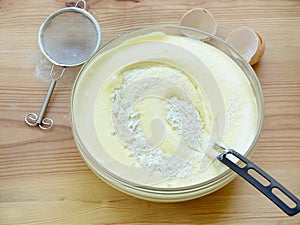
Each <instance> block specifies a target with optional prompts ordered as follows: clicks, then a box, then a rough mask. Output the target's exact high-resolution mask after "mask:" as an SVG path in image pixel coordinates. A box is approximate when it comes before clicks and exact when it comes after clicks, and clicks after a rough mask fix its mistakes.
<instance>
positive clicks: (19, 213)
mask: <svg viewBox="0 0 300 225" xmlns="http://www.w3.org/2000/svg"><path fill="white" fill-rule="evenodd" d="M88 4H89V11H90V12H91V13H92V14H93V15H94V16H95V17H96V18H97V20H98V21H99V23H100V24H101V27H102V35H103V36H102V43H106V42H107V41H108V40H109V39H111V38H112V37H114V36H116V35H118V34H121V33H123V32H125V31H128V30H132V29H136V28H140V27H143V26H146V25H157V24H166V23H169V24H177V23H179V20H180V18H181V16H182V15H183V13H184V12H186V11H187V10H188V9H191V8H195V7H203V8H207V9H209V10H210V11H211V12H212V13H213V14H214V16H215V18H216V20H217V21H218V34H217V35H218V36H220V37H222V38H225V37H226V35H227V34H228V33H229V32H230V31H231V30H233V29H235V28H238V27H240V26H245V25H246V26H249V27H251V28H253V29H254V30H256V31H257V32H259V33H260V34H261V35H262V37H263V38H264V40H265V41H266V46H267V48H266V52H265V55H264V57H263V59H262V60H261V62H260V63H259V64H257V65H256V66H254V69H255V71H256V73H257V75H258V77H259V80H260V82H261V85H262V89H263V92H264V97H265V121H264V127H263V130H262V134H261V138H260V139H259V141H258V143H257V147H256V150H255V154H253V157H252V159H253V161H254V162H255V163H257V164H258V165H260V166H262V167H263V168H264V169H265V170H266V171H267V172H269V173H270V174H271V175H272V176H273V177H275V178H277V180H278V181H280V182H282V183H283V184H284V185H285V186H286V187H287V188H288V189H290V190H291V191H292V192H293V193H294V194H295V195H297V196H298V197H300V72H299V71H300V38H299V37H300V2H299V1H298V0H290V1H284V0H281V1H280V0H273V1H267V0H265V1H255V0H253V1H252V0H251V1H246V0H245V1H242V0H239V1H238V0H222V1H221V0H220V1H199V0H164V1H162V0H151V1H150V0H140V1H137V0H136V1H133V0H132V1H120V0H119V1H115V0H99V1H96V0H95V1H92V0H90V1H89V2H88ZM64 6H65V1H62V0H56V1H54V0H50V1H39V0H28V1H17V0H10V1H8V0H2V1H0V68H1V72H0V78H1V83H0V138H1V139H0V140H1V142H0V224H72V225H73V224H256V225H258V224H268V225H269V224H278V225H292V224H293V225H295V224H300V215H297V216H295V217H288V216H286V215H285V214H284V213H283V212H281V211H280V210H279V209H278V208H277V207H276V206H274V205H273V204H272V203H271V202H270V201H269V200H268V199H266V198H265V197H263V196H262V195H261V194H260V193H258V192H257V191H256V190H255V189H254V188H253V187H251V186H250V185H248V184H247V183H246V182H245V181H244V180H243V179H242V178H236V179H235V180H234V181H233V182H231V183H230V184H229V185H227V186H226V187H224V188H223V189H221V190H219V191H217V192H215V193H213V194H210V195H208V196H205V197H202V198H199V199H195V200H192V201H187V202H182V203H153V202H148V201H144V200H140V199H136V198H134V197H131V196H128V195H126V194H123V193H121V192H119V191H117V190H115V189H113V188H111V187H110V186H108V185H107V184H105V183H104V182H103V181H102V180H100V179H99V178H98V177H96V175H94V173H93V172H92V171H90V170H89V169H88V167H87V166H86V164H85V163H84V161H83V160H82V158H81V157H80V155H79V153H78V150H77V148H76V146H75V143H74V140H73V136H72V132H71V127H70V120H69V99H70V92H71V88H72V84H73V81H74V79H75V76H76V73H77V71H78V69H79V68H75V69H72V70H69V71H68V72H67V73H66V75H65V76H64V77H63V79H62V80H61V81H60V82H59V83H58V85H57V87H56V90H55V92H54V94H53V96H52V97H53V98H52V100H51V105H50V108H49V110H48V114H47V115H48V116H49V117H51V118H53V119H54V120H55V123H56V124H55V126H54V127H53V129H52V130H50V131H46V132H45V131H41V130H40V129H38V128H32V127H29V126H27V125H26V124H25V123H24V115H25V114H27V113H29V112H39V109H40V106H41V104H42V102H43V100H44V96H45V94H46V92H47V89H48V85H49V77H48V73H49V71H50V68H49V67H50V64H49V63H47V61H46V60H45V58H44V57H43V55H42V54H41V53H40V50H39V47H38V40H37V34H38V30H39V26H40V25H41V23H42V21H43V19H44V18H45V17H47V16H48V15H49V14H50V13H52V12H53V11H55V10H57V9H59V8H61V7H64Z"/></svg>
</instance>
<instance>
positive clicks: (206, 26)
mask: <svg viewBox="0 0 300 225" xmlns="http://www.w3.org/2000/svg"><path fill="white" fill-rule="evenodd" d="M180 25H181V26H185V27H191V28H195V29H198V30H202V31H205V32H207V33H210V34H212V35H215V34H216V32H217V22H216V20H215V18H214V17H213V15H212V14H211V13H210V12H209V11H208V10H207V9H203V8H195V9H191V10H189V11H187V12H186V13H185V14H184V15H183V16H182V18H181V21H180ZM183 33H184V34H185V35H186V36H187V37H191V38H194V39H200V40H203V39H206V38H207V36H205V35H201V34H197V36H195V32H188V31H183Z"/></svg>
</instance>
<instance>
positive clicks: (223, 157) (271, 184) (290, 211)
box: [217, 149, 300, 216]
mask: <svg viewBox="0 0 300 225" xmlns="http://www.w3.org/2000/svg"><path fill="white" fill-rule="evenodd" d="M228 155H234V156H235V157H236V158H238V159H240V160H241V161H242V162H244V163H245V165H244V166H243V167H241V166H239V165H238V164H236V163H234V162H233V161H231V160H230V159H229V158H228V157H227V156H228ZM217 158H218V160H220V161H221V162H222V163H224V164H225V165H227V166H228V167H229V168H231V169H232V170H234V171H235V172H236V173H238V174H239V175H240V176H242V177H243V178H244V179H246V180H247V181H248V182H249V183H251V184H252V185H253V186H254V187H256V188H257V189H258V190H259V191H260V192H261V193H263V194H264V195H265V196H267V197H268V198H269V199H270V200H271V201H272V202H274V203H275V204H276V205H277V206H278V207H279V208H281V209H282V210H283V211H284V212H285V213H286V214H287V215H289V216H293V215H296V214H297V213H299V212H300V201H299V199H298V198H297V197H296V196H295V195H293V194H292V193H291V192H290V191H288V190H287V189H286V188H285V187H283V186H282V185H281V184H280V183H278V182H277V181H276V180H275V179H274V178H272V177H271V176H270V175H269V174H267V173H266V172H265V171H263V170H262V169H261V168H259V167H258V166H257V165H255V164H254V163H253V162H251V161H250V160H248V159H247V158H245V157H244V156H242V155H241V154H239V153H238V152H236V151H234V150H232V149H227V150H225V151H224V152H223V153H221V154H220V155H218V156H217ZM249 170H254V171H255V172H257V173H258V174H259V175H260V176H262V177H263V178H264V179H266V180H267V181H268V185H266V186H265V185H263V184H262V183H261V182H259V181H258V180H257V179H256V178H255V177H253V176H252V175H251V174H250V173H249ZM276 188H277V189H279V190H280V191H281V192H282V193H283V194H284V195H286V197H288V198H289V199H290V200H291V201H293V202H294V203H295V205H296V206H295V207H293V208H291V207H290V206H288V205H287V204H286V203H285V202H283V201H282V200H281V199H280V198H278V197H277V196H276V195H275V194H274V193H273V192H272V190H274V189H276Z"/></svg>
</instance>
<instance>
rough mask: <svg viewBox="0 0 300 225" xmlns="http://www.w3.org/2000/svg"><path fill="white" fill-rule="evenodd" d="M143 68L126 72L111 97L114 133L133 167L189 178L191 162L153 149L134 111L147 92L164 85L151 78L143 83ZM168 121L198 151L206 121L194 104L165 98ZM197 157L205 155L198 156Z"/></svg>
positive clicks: (169, 176)
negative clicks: (139, 79) (139, 166)
mask: <svg viewBox="0 0 300 225" xmlns="http://www.w3.org/2000/svg"><path fill="white" fill-rule="evenodd" d="M142 72H143V69H133V70H130V71H127V72H125V73H124V74H123V75H124V81H123V83H122V84H119V85H116V86H115V89H114V91H113V93H112V95H111V100H112V102H113V108H112V116H113V125H112V126H113V130H112V134H116V136H117V138H119V140H120V141H121V142H122V144H123V145H124V146H125V147H126V149H127V150H128V151H127V152H128V154H129V156H131V157H132V158H133V165H135V164H136V162H138V163H139V164H140V165H141V166H142V167H144V168H147V170H148V171H150V172H157V171H158V172H160V173H161V174H162V175H163V176H164V177H168V178H186V177H188V176H189V175H191V173H192V170H193V167H194V165H193V163H192V161H190V160H188V159H185V158H182V157H181V156H179V155H176V154H168V153H165V152H164V151H163V150H162V149H161V148H160V147H159V146H152V145H151V144H150V143H149V140H148V139H147V138H146V137H145V135H144V133H143V128H142V126H141V121H140V117H139V113H138V112H137V111H136V110H135V108H134V105H135V103H136V102H137V101H138V100H139V99H140V98H141V96H142V94H143V93H145V91H147V90H148V89H151V88H153V89H155V88H157V87H159V85H162V84H161V82H160V81H159V79H158V77H149V78H148V79H146V80H143V81H142V82H138V81H136V80H135V79H136V77H137V76H138V75H139V74H140V73H142ZM165 108H166V110H167V111H168V115H167V117H168V118H166V119H167V121H168V122H169V124H170V125H171V126H172V127H173V128H174V129H176V130H177V131H178V132H179V133H180V134H182V136H183V139H184V141H185V143H186V144H187V145H188V146H189V147H190V148H191V155H192V154H193V152H192V149H193V150H197V149H199V145H200V144H199V139H200V137H201V130H202V127H203V122H202V120H201V118H200V116H199V113H198V112H197V110H196V109H195V108H194V107H193V105H192V104H191V103H188V102H185V101H181V100H179V99H178V98H177V97H172V98H170V99H166V105H165ZM195 154H197V157H203V154H200V153H195ZM194 156H196V155H194Z"/></svg>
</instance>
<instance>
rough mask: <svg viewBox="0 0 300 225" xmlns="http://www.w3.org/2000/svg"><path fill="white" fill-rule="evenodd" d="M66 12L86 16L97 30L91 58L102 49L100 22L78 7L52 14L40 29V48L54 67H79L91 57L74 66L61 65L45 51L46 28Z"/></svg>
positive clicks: (73, 64)
mask: <svg viewBox="0 0 300 225" xmlns="http://www.w3.org/2000/svg"><path fill="white" fill-rule="evenodd" d="M65 12H78V13H81V14H82V15H84V16H85V17H87V18H88V19H89V20H90V21H91V22H92V23H93V25H94V27H95V29H96V32H97V43H96V46H95V48H94V50H93V52H92V53H91V55H90V57H91V56H92V55H94V54H95V53H96V52H97V50H98V49H99V47H100V43H101V28H100V25H99V23H98V21H97V20H96V19H95V17H94V16H92V14H90V13H89V12H88V11H86V10H85V9H81V8H78V7H65V8H61V9H59V10H57V11H55V12H53V13H52V14H50V15H49V16H48V17H47V18H46V19H45V20H44V21H43V23H42V25H41V26H40V29H39V33H38V43H39V47H40V50H41V51H42V53H43V54H44V56H45V57H46V58H47V59H48V60H49V61H50V62H51V63H53V64H54V65H56V66H62V67H75V66H79V65H81V64H83V63H85V62H86V61H87V60H88V59H89V58H90V57H88V58H87V59H85V60H83V61H81V62H79V63H72V64H68V63H59V62H57V61H56V60H54V59H53V58H51V57H50V56H49V55H48V54H47V52H46V51H45V49H44V45H43V43H42V35H43V33H44V30H45V28H46V26H47V25H48V24H49V22H51V20H52V19H53V18H54V17H56V16H57V15H59V14H62V13H65Z"/></svg>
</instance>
